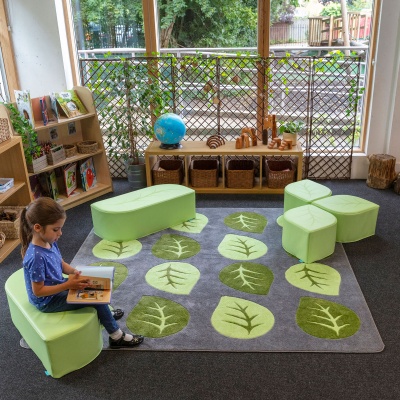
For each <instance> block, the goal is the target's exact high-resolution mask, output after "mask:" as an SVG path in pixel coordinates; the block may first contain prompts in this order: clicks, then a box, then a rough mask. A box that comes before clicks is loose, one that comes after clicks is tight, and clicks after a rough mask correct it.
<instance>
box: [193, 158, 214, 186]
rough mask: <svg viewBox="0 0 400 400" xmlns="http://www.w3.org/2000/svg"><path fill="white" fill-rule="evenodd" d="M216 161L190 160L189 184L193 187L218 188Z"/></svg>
mask: <svg viewBox="0 0 400 400" xmlns="http://www.w3.org/2000/svg"><path fill="white" fill-rule="evenodd" d="M218 166H219V163H218V160H192V161H191V163H190V182H191V184H192V186H193V187H215V186H218Z"/></svg>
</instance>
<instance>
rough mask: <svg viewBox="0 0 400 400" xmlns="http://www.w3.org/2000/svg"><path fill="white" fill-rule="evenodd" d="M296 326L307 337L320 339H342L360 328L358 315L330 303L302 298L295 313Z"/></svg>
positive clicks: (337, 304) (339, 305)
mask: <svg viewBox="0 0 400 400" xmlns="http://www.w3.org/2000/svg"><path fill="white" fill-rule="evenodd" d="M296 322H297V325H299V327H300V328H301V329H302V330H303V331H304V332H306V333H308V334H309V335H312V336H315V337H318V338H322V339H343V338H347V337H349V336H352V335H354V334H355V333H356V332H357V331H358V330H359V328H360V324H361V322H360V319H359V318H358V315H357V314H356V313H355V312H354V311H353V310H350V308H347V307H345V306H343V305H341V304H339V303H334V302H332V301H328V300H323V299H317V298H314V297H302V298H301V299H300V303H299V307H298V309H297V313H296Z"/></svg>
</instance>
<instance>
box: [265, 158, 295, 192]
mask: <svg viewBox="0 0 400 400" xmlns="http://www.w3.org/2000/svg"><path fill="white" fill-rule="evenodd" d="M294 173H295V167H294V165H293V163H292V162H291V161H290V160H265V178H266V183H267V186H268V187H269V188H271V189H283V188H284V187H285V186H286V185H288V184H289V183H292V182H294Z"/></svg>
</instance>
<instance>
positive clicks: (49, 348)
mask: <svg viewBox="0 0 400 400" xmlns="http://www.w3.org/2000/svg"><path fill="white" fill-rule="evenodd" d="M5 290H6V294H7V300H8V305H9V308H10V313H11V319H12V321H13V323H14V325H15V327H16V328H17V329H18V331H19V333H20V334H21V336H22V337H23V338H24V339H25V341H26V343H28V345H29V347H30V348H31V349H32V350H33V352H34V353H35V354H36V355H37V356H38V357H39V359H40V361H41V362H42V363H43V365H44V367H45V369H46V370H47V373H48V374H49V375H51V376H52V377H53V378H60V377H62V376H64V375H65V374H68V373H69V372H72V371H76V370H77V369H80V368H82V367H84V366H85V365H87V364H89V363H90V362H91V361H93V360H94V359H95V358H96V357H97V356H98V355H99V354H100V352H101V350H102V348H103V338H102V333H101V331H102V327H101V324H100V322H99V319H98V317H97V312H96V310H95V309H94V308H93V307H85V308H83V309H81V310H75V311H63V312H57V313H43V312H41V311H39V310H38V309H37V308H36V307H34V306H33V305H32V304H30V303H29V300H28V295H27V293H26V289H25V281H24V271H23V269H19V270H18V271H16V272H14V273H13V274H12V275H11V276H10V277H9V278H8V279H7V281H6V283H5Z"/></svg>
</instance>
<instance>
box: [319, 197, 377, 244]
mask: <svg viewBox="0 0 400 400" xmlns="http://www.w3.org/2000/svg"><path fill="white" fill-rule="evenodd" d="M312 204H313V205H314V206H316V207H319V208H321V209H322V210H325V211H328V212H329V213H331V214H332V215H334V216H335V217H336V219H337V231H336V241H337V242H340V243H349V242H356V241H357V240H361V239H364V238H366V237H369V236H373V235H375V228H376V221H377V219H378V211H379V206H378V205H377V204H375V203H372V202H371V201H368V200H365V199H362V198H361V197H357V196H349V195H336V196H332V197H328V198H325V199H320V200H317V201H314V202H313V203H312Z"/></svg>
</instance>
